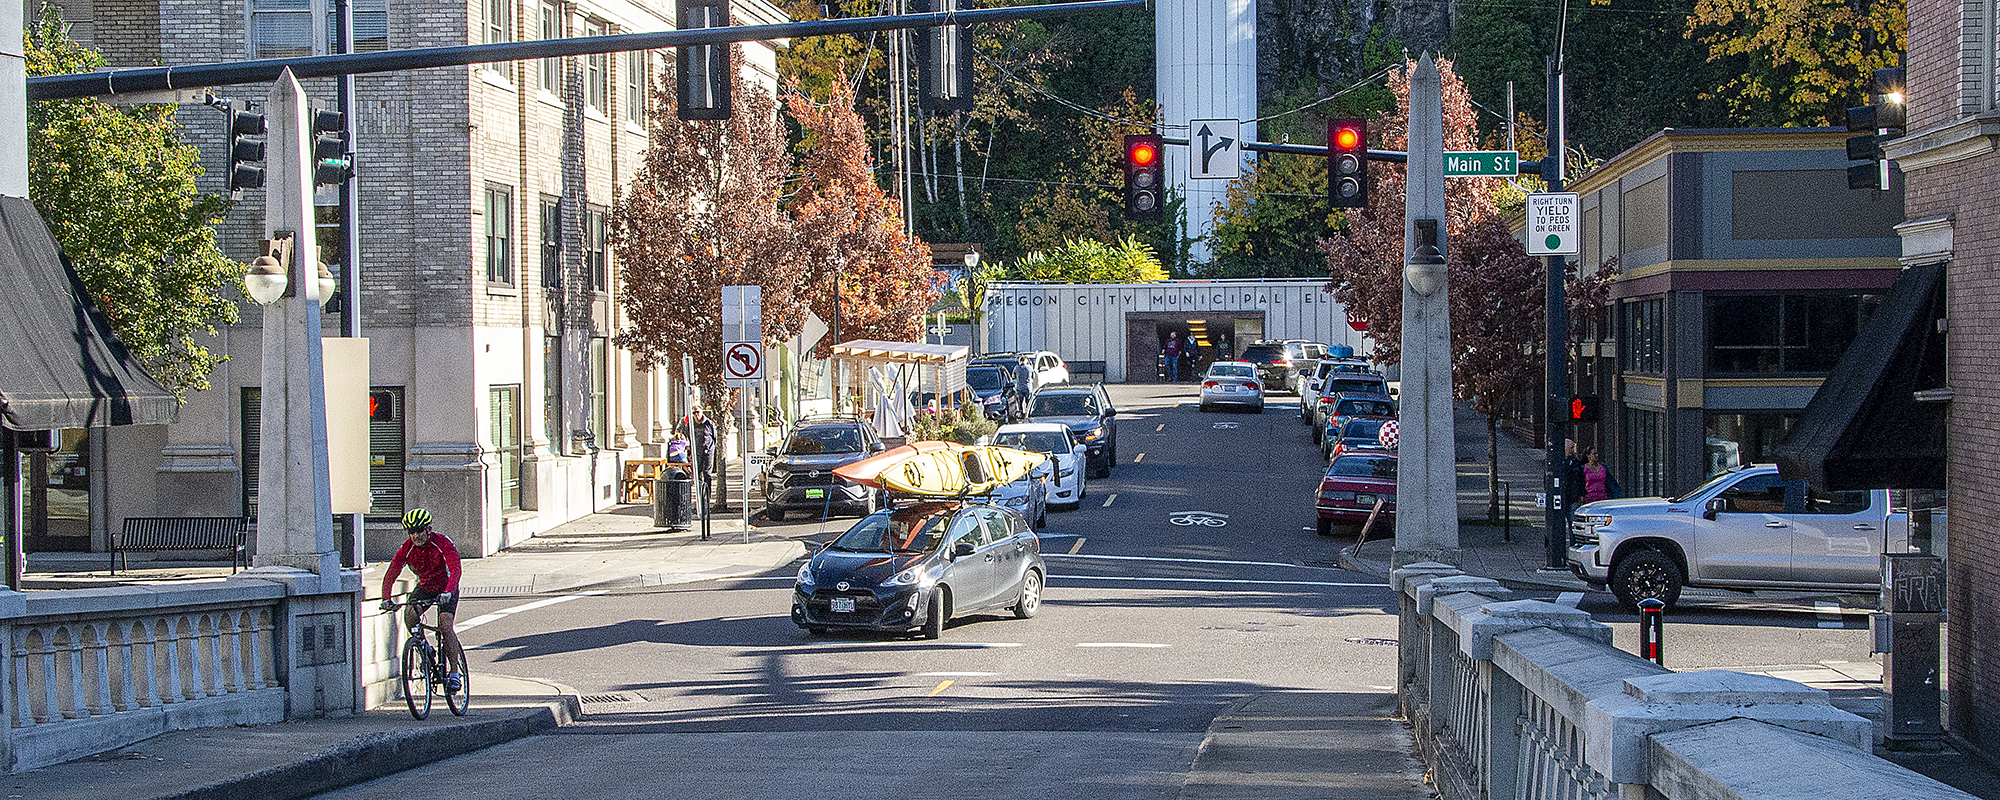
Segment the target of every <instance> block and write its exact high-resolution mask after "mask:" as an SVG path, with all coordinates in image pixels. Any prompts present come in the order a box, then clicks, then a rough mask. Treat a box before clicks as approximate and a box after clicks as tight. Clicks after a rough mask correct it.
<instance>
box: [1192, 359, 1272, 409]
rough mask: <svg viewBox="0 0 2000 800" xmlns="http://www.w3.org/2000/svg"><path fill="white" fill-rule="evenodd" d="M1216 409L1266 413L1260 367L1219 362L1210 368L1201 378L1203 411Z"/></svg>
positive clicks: (1242, 362) (1246, 363) (1245, 363)
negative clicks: (1229, 408) (1258, 375)
mask: <svg viewBox="0 0 2000 800" xmlns="http://www.w3.org/2000/svg"><path fill="white" fill-rule="evenodd" d="M1216 406H1237V407H1239V408H1249V409H1254V410H1256V411H1257V413H1259V414H1262V413H1264V382H1263V381H1261V380H1258V378H1257V365H1255V364H1251V363H1249V362H1247V361H1217V362H1215V363H1213V364H1210V365H1208V374H1206V375H1203V376H1202V377H1201V410H1203V411H1210V410H1213V409H1214V408H1215V407H1216Z"/></svg>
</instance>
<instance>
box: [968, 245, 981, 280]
mask: <svg viewBox="0 0 2000 800" xmlns="http://www.w3.org/2000/svg"><path fill="white" fill-rule="evenodd" d="M978 268H979V251H978V250H966V251H965V273H966V274H967V275H971V274H972V271H973V270H975V269H978Z"/></svg>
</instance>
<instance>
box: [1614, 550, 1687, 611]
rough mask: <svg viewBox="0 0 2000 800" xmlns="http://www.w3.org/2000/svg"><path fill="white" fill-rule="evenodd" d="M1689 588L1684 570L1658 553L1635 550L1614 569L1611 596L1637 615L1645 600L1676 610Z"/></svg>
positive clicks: (1656, 551)
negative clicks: (1675, 606) (1677, 604)
mask: <svg viewBox="0 0 2000 800" xmlns="http://www.w3.org/2000/svg"><path fill="white" fill-rule="evenodd" d="M1686 584H1687V576H1686V575H1683V574H1681V566H1680V565H1679V564H1676V563H1674V559H1673V557H1672V556H1669V555H1667V554H1666V553H1662V552H1660V551H1658V550H1635V551H1633V552H1632V553H1631V554H1630V555H1627V556H1625V557H1624V558H1621V559H1618V563H1617V564H1615V565H1613V566H1612V567H1611V593H1612V594H1614V595H1617V596H1618V602H1619V603H1620V604H1622V605H1624V606H1625V607H1626V608H1627V609H1630V610H1631V611H1633V612H1634V613H1637V612H1638V610H1639V601H1641V600H1651V599H1657V600H1659V601H1660V602H1662V603H1666V604H1667V607H1668V608H1673V607H1674V601H1676V600H1679V599H1680V596H1681V587H1682V586H1684V585H1686Z"/></svg>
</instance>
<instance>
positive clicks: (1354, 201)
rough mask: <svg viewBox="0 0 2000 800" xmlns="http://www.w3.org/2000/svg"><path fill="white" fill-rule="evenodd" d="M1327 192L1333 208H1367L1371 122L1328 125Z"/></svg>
mask: <svg viewBox="0 0 2000 800" xmlns="http://www.w3.org/2000/svg"><path fill="white" fill-rule="evenodd" d="M1326 156H1327V158H1326V192H1327V199H1328V201H1329V202H1330V203H1331V204H1332V206H1333V207H1334V208H1366V207H1367V206H1368V122H1367V120H1360V119H1335V120H1328V121H1327V123H1326Z"/></svg>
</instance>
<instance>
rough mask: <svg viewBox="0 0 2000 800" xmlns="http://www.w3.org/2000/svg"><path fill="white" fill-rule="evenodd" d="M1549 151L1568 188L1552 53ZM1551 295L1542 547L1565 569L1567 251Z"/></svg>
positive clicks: (1552, 269) (1553, 564) (1551, 564)
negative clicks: (1565, 259) (1564, 446)
mask: <svg viewBox="0 0 2000 800" xmlns="http://www.w3.org/2000/svg"><path fill="white" fill-rule="evenodd" d="M1548 80H1549V84H1548V85H1549V89H1548V100H1549V106H1548V120H1549V124H1548V154H1547V155H1545V156H1543V158H1542V163H1541V169H1542V179H1543V180H1545V181H1547V182H1548V184H1549V189H1548V190H1549V192H1551V193H1555V192H1560V191H1562V190H1563V177H1564V175H1563V75H1562V62H1560V61H1558V60H1557V59H1556V57H1554V56H1550V57H1549V61H1548ZM1548 259H1549V271H1548V280H1547V283H1548V297H1547V300H1546V302H1547V304H1548V308H1547V310H1546V319H1547V323H1548V330H1547V341H1546V342H1544V345H1543V346H1544V347H1546V348H1547V350H1548V365H1547V374H1546V375H1545V376H1544V377H1545V382H1544V388H1545V391H1546V396H1545V397H1544V399H1543V402H1542V416H1543V418H1544V420H1545V421H1544V422H1543V424H1542V431H1543V442H1542V446H1543V459H1542V486H1543V491H1544V492H1546V493H1547V497H1548V503H1547V504H1546V505H1545V506H1544V507H1543V526H1544V528H1545V530H1544V531H1543V540H1542V542H1543V550H1544V553H1545V555H1546V556H1547V559H1546V562H1545V563H1544V564H1543V565H1542V567H1543V568H1544V569H1557V570H1559V569H1563V568H1564V564H1565V561H1566V553H1567V551H1568V549H1569V548H1568V546H1567V543H1568V539H1569V512H1570V509H1569V506H1568V505H1567V504H1565V503H1564V502H1563V495H1564V490H1566V489H1576V490H1581V489H1582V488H1583V487H1580V486H1578V487H1567V486H1563V485H1562V481H1563V472H1565V471H1566V470H1565V469H1564V467H1565V466H1566V465H1565V463H1564V460H1565V458H1566V456H1567V453H1566V452H1565V450H1564V448H1563V443H1564V441H1565V439H1566V437H1565V436H1564V434H1566V433H1567V432H1568V426H1567V425H1565V424H1564V423H1566V422H1568V420H1569V402H1568V401H1569V351H1568V350H1567V349H1566V348H1565V340H1566V339H1568V334H1569V307H1568V302H1569V300H1568V297H1567V290H1566V287H1565V286H1564V285H1563V279H1564V277H1565V275H1566V273H1567V272H1568V265H1567V264H1566V263H1565V261H1564V259H1563V257H1562V256H1549V257H1548Z"/></svg>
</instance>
